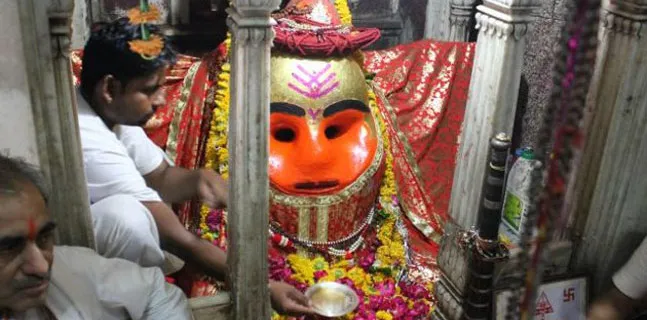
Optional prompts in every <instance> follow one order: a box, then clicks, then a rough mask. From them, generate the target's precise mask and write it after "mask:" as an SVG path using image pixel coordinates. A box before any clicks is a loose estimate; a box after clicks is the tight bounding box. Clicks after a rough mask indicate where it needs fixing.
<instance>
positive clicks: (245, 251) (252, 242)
mask: <svg viewBox="0 0 647 320" xmlns="http://www.w3.org/2000/svg"><path fill="white" fill-rule="evenodd" d="M279 4H280V1H279V0H235V1H233V3H232V7H231V8H230V9H228V13H229V16H230V18H229V21H228V22H229V27H230V29H231V33H232V35H233V38H232V44H231V48H232V57H231V65H232V68H231V110H230V116H229V132H230V135H229V142H228V143H229V146H230V152H231V153H230V155H231V160H230V162H229V163H230V169H231V177H230V182H229V186H230V192H229V230H228V231H229V250H228V252H229V255H228V261H229V267H230V271H231V272H230V284H231V286H232V293H233V301H234V306H233V317H232V319H240V320H257V319H269V318H270V316H271V314H270V300H269V293H268V287H267V283H268V271H267V239H268V236H269V234H268V226H269V218H268V215H267V213H268V212H269V208H268V203H269V177H268V172H267V163H268V154H269V144H268V135H269V116H270V115H269V105H270V80H269V79H270V47H271V45H272V39H273V38H274V32H273V31H272V28H271V25H272V23H271V21H272V20H271V18H270V12H271V11H273V10H275V9H277V8H278V6H279Z"/></svg>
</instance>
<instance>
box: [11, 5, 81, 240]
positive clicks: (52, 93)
mask: <svg viewBox="0 0 647 320" xmlns="http://www.w3.org/2000/svg"><path fill="white" fill-rule="evenodd" d="M19 6H20V7H19V8H20V23H21V29H22V38H23V43H24V47H25V50H24V52H25V60H26V62H27V81H28V83H29V88H30V98H31V108H32V113H33V117H34V124H35V130H36V139H37V142H38V148H39V150H38V155H39V159H40V165H41V168H42V170H43V171H44V172H45V176H46V178H47V180H48V182H49V185H50V186H51V189H52V195H51V199H50V208H51V212H52V216H53V218H54V220H56V221H57V222H58V225H59V227H58V243H59V244H65V245H77V246H87V247H91V248H94V238H93V232H92V223H91V218H90V211H89V210H90V206H89V198H88V194H87V190H86V185H85V177H84V175H83V162H82V155H81V144H80V141H79V133H78V124H77V115H76V99H75V96H74V88H73V84H72V70H71V68H70V61H69V59H68V54H69V51H70V44H71V37H72V34H71V33H72V29H71V26H70V25H71V21H72V12H73V10H74V1H73V0H56V1H42V0H21V1H19ZM48 42H49V43H48Z"/></svg>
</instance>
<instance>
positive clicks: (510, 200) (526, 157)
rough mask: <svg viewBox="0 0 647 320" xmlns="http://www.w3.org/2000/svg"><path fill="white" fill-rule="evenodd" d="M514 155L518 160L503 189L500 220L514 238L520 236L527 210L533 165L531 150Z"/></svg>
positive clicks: (519, 150) (527, 149)
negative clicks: (501, 216)
mask: <svg viewBox="0 0 647 320" xmlns="http://www.w3.org/2000/svg"><path fill="white" fill-rule="evenodd" d="M516 154H517V155H518V158H517V160H516V161H515V162H514V164H513V165H512V168H511V169H510V173H509V174H508V180H507V183H506V187H505V198H504V200H503V203H504V205H503V219H502V220H503V222H504V224H505V225H506V227H507V229H508V230H509V231H511V233H512V236H514V238H516V236H518V235H519V234H520V232H521V225H522V224H523V221H524V219H525V216H526V212H527V210H528V203H529V201H530V199H529V198H528V191H529V189H530V174H531V173H532V170H533V167H534V165H535V160H534V153H533V151H532V149H529V148H526V149H518V150H517V152H516Z"/></svg>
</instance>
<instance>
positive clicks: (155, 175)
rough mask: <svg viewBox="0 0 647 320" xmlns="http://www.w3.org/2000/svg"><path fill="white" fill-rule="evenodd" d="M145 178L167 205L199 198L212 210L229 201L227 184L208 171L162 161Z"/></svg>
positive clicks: (214, 173) (211, 171) (221, 206)
mask: <svg viewBox="0 0 647 320" xmlns="http://www.w3.org/2000/svg"><path fill="white" fill-rule="evenodd" d="M144 179H146V183H147V184H148V186H149V187H151V188H153V189H154V190H155V191H157V192H158V193H159V194H160V196H161V197H162V199H163V200H164V202H167V203H182V202H184V201H188V200H192V199H195V198H199V199H200V200H201V201H203V202H204V203H205V204H206V205H208V206H209V207H211V208H223V207H226V206H227V202H228V199H229V187H228V186H227V182H226V181H225V180H224V179H223V178H222V177H220V176H219V175H218V174H217V173H216V172H215V171H213V170H209V169H197V170H188V169H184V168H179V167H171V166H169V165H168V163H166V161H164V162H162V164H160V166H159V167H158V168H157V169H155V170H153V172H151V173H149V174H147V175H145V176H144Z"/></svg>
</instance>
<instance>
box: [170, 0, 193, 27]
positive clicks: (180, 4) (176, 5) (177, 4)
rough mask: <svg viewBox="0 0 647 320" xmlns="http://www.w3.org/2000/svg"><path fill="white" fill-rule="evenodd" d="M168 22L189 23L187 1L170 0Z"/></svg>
mask: <svg viewBox="0 0 647 320" xmlns="http://www.w3.org/2000/svg"><path fill="white" fill-rule="evenodd" d="M169 9H170V10H169V15H170V16H169V18H168V21H169V24H170V25H172V26H179V25H188V24H189V23H191V18H190V8H189V1H186V0H170V3H169Z"/></svg>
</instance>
